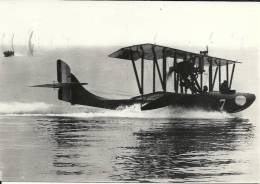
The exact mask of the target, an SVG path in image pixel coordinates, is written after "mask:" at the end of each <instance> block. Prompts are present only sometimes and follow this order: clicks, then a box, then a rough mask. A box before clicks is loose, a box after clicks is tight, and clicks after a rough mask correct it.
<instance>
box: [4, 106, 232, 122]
mask: <svg viewBox="0 0 260 184" xmlns="http://www.w3.org/2000/svg"><path fill="white" fill-rule="evenodd" d="M0 116H28V117H29V116H34V117H35V116H46V117H48V116H53V117H72V118H145V119H162V118H169V119H177V118H181V119H228V118H234V116H232V115H231V114H228V113H226V112H217V111H205V110H202V109H196V108H192V109H186V108H181V107H174V108H161V109H155V110H149V111H141V109H140V105H139V104H136V105H132V106H128V107H119V108H117V109H116V110H106V109H97V108H89V107H86V106H78V105H76V106H67V105H65V106H59V105H54V104H47V103H44V102H33V103H22V102H5V103H1V102H0Z"/></svg>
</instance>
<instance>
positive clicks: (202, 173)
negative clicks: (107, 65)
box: [0, 104, 259, 182]
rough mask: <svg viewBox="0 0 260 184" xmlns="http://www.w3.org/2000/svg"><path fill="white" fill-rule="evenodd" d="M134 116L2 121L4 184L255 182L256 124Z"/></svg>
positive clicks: (162, 113)
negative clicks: (44, 183)
mask: <svg viewBox="0 0 260 184" xmlns="http://www.w3.org/2000/svg"><path fill="white" fill-rule="evenodd" d="M24 105H26V104H24ZM27 105H28V104H27ZM36 105H37V104H34V106H36ZM45 105H46V104H45ZM41 106H43V104H38V108H39V107H41ZM44 108H46V107H42V109H41V108H40V109H39V111H41V110H43V109H44ZM137 109H138V108H137V107H130V108H127V109H121V110H117V111H109V110H108V111H106V110H102V111H95V110H94V111H92V112H84V111H83V112H75V113H71V114H69V113H63V114H52V113H46V111H45V113H42V114H39V113H33V114H29V113H24V112H23V113H22V114H19V113H18V114H4V115H2V116H1V117H0V158H1V160H0V170H1V171H2V178H3V181H52V182H128V181H131V182H256V181H258V177H259V175H258V173H259V164H258V148H257V145H256V143H257V135H256V133H257V127H256V124H257V123H258V122H256V121H253V120H251V119H249V118H246V117H236V116H233V115H229V114H226V113H219V112H205V111H202V110H198V109H197V110H191V109H190V110H185V109H160V110H156V111H153V112H141V111H138V110H137ZM81 110H82V107H81ZM86 110H87V109H86ZM39 111H38V112H39Z"/></svg>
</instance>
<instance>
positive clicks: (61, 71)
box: [57, 59, 72, 102]
mask: <svg viewBox="0 0 260 184" xmlns="http://www.w3.org/2000/svg"><path fill="white" fill-rule="evenodd" d="M57 80H58V82H59V83H71V73H70V67H69V65H68V64H67V63H65V62H63V61H62V60H60V59H59V60H57ZM58 98H59V100H63V101H66V102H71V99H72V96H71V88H70V87H63V88H59V91H58Z"/></svg>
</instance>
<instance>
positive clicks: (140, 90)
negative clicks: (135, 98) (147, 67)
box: [131, 51, 142, 94]
mask: <svg viewBox="0 0 260 184" xmlns="http://www.w3.org/2000/svg"><path fill="white" fill-rule="evenodd" d="M131 58H132V64H133V68H134V72H135V78H136V82H137V86H138V89H139V92H140V94H142V88H141V85H140V81H139V77H138V74H137V70H136V66H135V61H134V59H133V51H132V52H131Z"/></svg>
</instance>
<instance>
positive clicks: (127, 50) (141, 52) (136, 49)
mask: <svg viewBox="0 0 260 184" xmlns="http://www.w3.org/2000/svg"><path fill="white" fill-rule="evenodd" d="M109 57H112V58H118V59H125V60H134V61H136V60H138V59H141V58H142V57H143V58H144V59H146V60H154V59H157V60H159V59H163V58H164V57H165V58H174V57H176V58H177V59H182V58H184V57H186V58H187V59H190V58H192V59H194V60H195V63H198V62H199V61H200V59H201V58H202V61H203V62H204V65H208V64H209V62H210V61H212V65H213V66H214V65H216V66H219V65H226V64H234V63H240V62H238V61H233V60H228V59H222V58H218V57H213V56H209V55H203V54H197V53H193V52H188V51H184V50H179V49H175V48H171V47H164V46H160V45H155V44H150V43H147V44H140V45H133V46H129V47H124V48H121V49H120V50H118V51H116V52H114V53H112V54H110V55H109Z"/></svg>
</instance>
